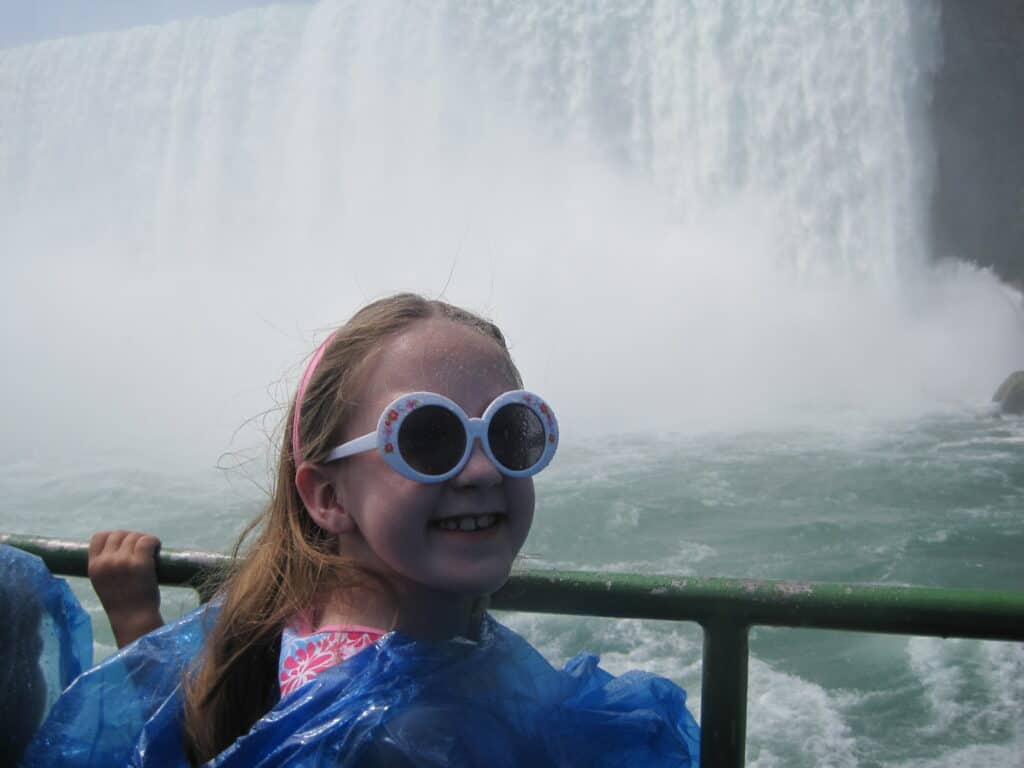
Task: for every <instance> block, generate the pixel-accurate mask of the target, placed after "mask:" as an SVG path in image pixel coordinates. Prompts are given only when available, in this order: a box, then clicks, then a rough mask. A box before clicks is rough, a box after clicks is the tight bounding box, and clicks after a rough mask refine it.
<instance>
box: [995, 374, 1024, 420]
mask: <svg viewBox="0 0 1024 768" xmlns="http://www.w3.org/2000/svg"><path fill="white" fill-rule="evenodd" d="M992 400H993V401H994V402H997V403H999V409H1000V410H1001V411H1002V412H1003V413H1024V371H1014V372H1013V373H1011V374H1010V375H1009V376H1007V377H1006V381H1004V382H1003V383H1002V384H1000V385H999V389H997V390H996V393H995V394H994V395H993V396H992Z"/></svg>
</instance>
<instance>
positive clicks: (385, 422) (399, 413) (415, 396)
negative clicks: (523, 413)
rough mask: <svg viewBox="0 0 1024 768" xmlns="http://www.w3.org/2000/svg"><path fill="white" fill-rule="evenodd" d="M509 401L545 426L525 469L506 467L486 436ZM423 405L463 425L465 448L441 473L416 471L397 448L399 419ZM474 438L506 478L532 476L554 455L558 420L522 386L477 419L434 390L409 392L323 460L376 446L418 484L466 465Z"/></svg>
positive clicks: (440, 480) (441, 477) (452, 474)
mask: <svg viewBox="0 0 1024 768" xmlns="http://www.w3.org/2000/svg"><path fill="white" fill-rule="evenodd" d="M510 403H515V404H517V405H524V406H526V407H527V408H529V409H530V410H531V411H533V412H534V413H535V414H536V415H537V417H538V418H539V419H540V423H541V425H543V427H544V451H543V453H541V456H540V458H539V459H538V460H537V463H536V464H534V465H533V466H532V467H528V468H526V469H520V470H514V469H509V468H508V467H506V466H505V465H504V464H502V463H501V462H500V461H498V459H497V458H495V456H494V453H493V452H492V451H491V444H490V441H489V440H488V439H487V430H488V427H489V426H490V423H491V419H492V418H493V417H494V414H496V413H497V412H498V411H499V410H500V409H501V408H503V407H504V406H506V405H508V404H510ZM425 405H438V406H441V407H442V408H446V409H447V410H449V411H451V412H452V413H454V414H455V415H456V416H457V417H458V418H459V420H460V421H461V422H462V426H463V428H464V429H465V430H466V448H465V450H464V451H463V453H462V458H461V459H459V461H458V463H456V465H455V466H454V467H453V468H452V469H450V470H448V471H447V472H445V473H444V474H443V475H425V474H423V473H422V472H418V471H417V470H415V469H413V468H412V467H411V466H409V464H408V463H406V461H405V459H404V458H402V454H401V452H400V451H399V450H398V446H397V437H398V432H399V429H400V428H401V426H402V422H404V421H405V419H406V417H407V416H408V415H409V414H410V413H412V412H413V411H415V410H416V409H417V408H421V407H423V406H425ZM477 440H479V441H480V445H481V447H483V449H484V453H486V454H487V458H488V459H490V460H491V462H492V463H493V464H494V466H495V467H496V468H497V469H498V471H499V472H501V473H502V474H503V475H505V476H506V477H531V476H532V475H535V474H537V473H538V472H540V471H541V470H542V469H544V467H546V466H547V465H548V463H549V462H550V461H551V459H552V457H554V455H555V451H556V450H557V448H558V419H556V418H555V412H554V411H553V410H551V407H550V406H549V405H548V404H547V403H545V402H544V400H542V399H541V398H540V397H539V396H538V395H535V394H534V393H533V392H529V391H527V390H525V389H514V390H512V391H510V392H504V393H503V394H500V395H498V397H496V398H495V399H494V400H493V401H492V402H491V404H490V405H488V406H487V409H486V410H485V411H484V414H483V416H481V417H480V418H470V417H469V416H467V415H466V412H465V411H463V410H462V408H460V407H459V406H458V404H457V403H455V402H453V401H452V400H449V399H448V398H447V397H444V396H443V395H438V394H436V393H434V392H410V393H409V394H407V395H402V396H401V397H399V398H396V399H395V400H393V401H392V402H391V403H390V404H389V405H388V406H387V407H386V408H385V409H384V411H383V412H382V413H381V415H380V418H379V419H378V420H377V429H376V431H374V432H370V433H368V434H365V435H363V436H362V437H357V438H355V439H354V440H349V441H348V442H347V443H343V444H342V445H339V446H337V447H336V448H334V449H333V450H332V451H331V452H330V453H329V454H327V458H326V459H324V463H325V464H328V463H330V462H332V461H338V460H339V459H344V458H346V457H348V456H354V455H355V454H357V453H366V452H367V451H372V450H374V449H377V450H378V451H379V452H380V455H381V458H383V459H384V461H385V462H387V464H388V466H390V467H391V468H392V469H393V470H395V471H396V472H398V474H400V475H402V476H403V477H407V478H409V479H410V480H416V481H417V482H420V483H443V482H445V481H446V480H450V479H451V478H453V477H455V475H457V474H459V472H461V471H462V470H463V469H464V468H465V466H466V464H467V463H468V462H469V457H470V456H471V455H472V453H473V446H474V445H475V444H476V441H477Z"/></svg>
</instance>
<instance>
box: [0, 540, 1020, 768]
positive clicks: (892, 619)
mask: <svg viewBox="0 0 1024 768" xmlns="http://www.w3.org/2000/svg"><path fill="white" fill-rule="evenodd" d="M0 543H6V544H11V545H13V546H16V547H19V548H21V549H24V550H26V551H28V552H32V553H34V554H37V555H39V556H40V557H42V558H43V560H44V561H45V562H46V564H47V566H48V567H49V568H50V570H51V571H53V572H54V573H59V574H63V575H66V576H85V575H86V566H87V561H88V546H87V545H85V544H81V543H78V542H69V541H60V540H57V539H48V538H42V537H31V536H13V535H4V534H0ZM228 562H229V558H228V557H227V556H226V555H217V554H211V553H208V552H192V551H173V550H162V551H161V552H160V553H159V555H158V558H157V577H158V579H159V581H160V583H161V584H165V585H172V586H192V587H197V588H199V587H201V585H202V583H203V582H202V578H203V576H204V575H205V574H209V573H211V572H213V571H216V570H217V569H219V568H222V567H223V566H225V565H227V564H228ZM491 606H492V607H493V608H497V609H501V610H513V611H534V612H538V613H563V614H574V615H586V616H608V617H616V618H629V619H662V620H669V621H695V622H697V623H699V624H700V625H701V627H703V629H704V663H703V674H702V679H701V766H702V767H703V768H709V766H714V768H741V766H742V765H743V755H744V748H745V738H746V726H747V722H746V719H747V660H748V648H747V637H748V633H749V630H750V627H752V626H755V625H763V626H777V627H801V628H813V629H839V630H852V631H859V632H886V633H895V634H903V635H928V636H935V637H970V638H979V639H985V640H1018V641H1021V640H1024V592H989V591H979V590H963V589H933V588H928V587H889V586H868V585H854V584H819V583H806V582H784V581H764V580H760V579H697V578H673V577H670V576H641V575H638V574H632V573H583V572H567V571H516V572H514V573H513V575H512V577H511V578H510V579H509V580H508V583H507V584H506V585H505V586H504V587H502V588H501V590H500V591H498V592H497V593H496V594H495V595H494V596H493V598H492V600H491Z"/></svg>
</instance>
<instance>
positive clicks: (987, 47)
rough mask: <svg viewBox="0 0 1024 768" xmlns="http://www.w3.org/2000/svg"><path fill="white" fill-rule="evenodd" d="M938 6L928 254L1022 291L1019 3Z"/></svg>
mask: <svg viewBox="0 0 1024 768" xmlns="http://www.w3.org/2000/svg"><path fill="white" fill-rule="evenodd" d="M941 8H942V47H943V64H942V69H941V71H940V73H939V76H938V78H937V79H936V83H935V97H934V100H933V103H932V111H933V120H934V123H933V124H934V126H935V138H936V148H937V168H936V171H937V176H936V187H935V198H934V201H933V208H932V222H933V225H932V235H933V238H934V245H935V253H936V255H937V256H938V257H939V258H955V259H964V260H967V261H973V262H975V263H977V264H981V265H983V266H987V267H992V269H994V270H995V272H996V273H997V274H999V275H1000V276H1002V277H1003V278H1004V279H1006V280H1007V281H1009V282H1011V283H1013V284H1015V285H1016V286H1017V287H1018V288H1021V289H1024V2H1022V0H941Z"/></svg>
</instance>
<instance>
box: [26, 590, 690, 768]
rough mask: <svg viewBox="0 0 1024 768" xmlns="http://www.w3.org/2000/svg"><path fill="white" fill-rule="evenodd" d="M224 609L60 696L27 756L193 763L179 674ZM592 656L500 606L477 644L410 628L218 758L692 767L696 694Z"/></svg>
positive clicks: (235, 761) (224, 763) (303, 693)
mask: <svg viewBox="0 0 1024 768" xmlns="http://www.w3.org/2000/svg"><path fill="white" fill-rule="evenodd" d="M215 610H216V609H215V608H211V609H209V610H208V611H206V615H205V618H204V614H203V609H199V611H197V612H193V613H192V614H190V615H188V616H186V617H185V618H183V619H182V620H181V621H179V622H177V623H176V624H174V625H169V626H167V627H164V628H163V629H160V630H157V631H156V632H154V633H152V634H150V635H148V636H146V637H144V638H142V639H140V640H139V641H138V642H136V643H135V644H133V645H131V646H129V647H128V648H125V649H124V650H123V651H122V652H120V653H119V654H117V655H116V656H113V657H111V658H110V659H109V660H107V661H106V662H104V663H103V664H101V665H100V666H99V667H97V668H96V669H94V670H92V671H91V672H89V673H87V674H85V675H83V676H82V677H81V678H79V680H78V681H77V682H76V683H75V684H74V685H73V686H72V687H71V688H70V689H69V690H68V691H67V693H66V694H65V695H64V697H63V698H62V699H61V700H60V701H59V702H58V704H57V706H56V707H55V708H54V710H53V712H52V713H51V715H50V718H49V719H48V720H47V722H46V724H45V725H44V727H43V729H42V731H41V733H40V735H39V737H38V738H37V740H36V742H35V743H34V744H33V745H32V747H31V749H30V754H29V758H28V761H27V762H26V765H27V766H29V767H30V768H38V767H41V766H99V765H103V766H107V765H131V766H137V767H138V768H142V767H143V766H145V768H153V767H154V766H175V767H176V768H177V767H178V766H184V765H186V762H185V760H184V757H183V752H182V748H181V730H180V721H179V718H180V714H181V700H180V687H179V681H180V679H181V674H182V670H183V669H184V668H185V666H187V664H188V662H189V661H190V660H191V658H193V656H194V655H195V654H196V653H197V652H198V650H199V648H200V647H201V645H202V642H203V636H204V628H205V627H206V626H208V625H209V622H211V621H212V620H213V618H212V614H213V612H214V611H215ZM597 661H598V660H597V657H595V656H592V655H587V654H581V655H579V656H577V657H575V658H574V659H572V660H571V661H569V663H568V664H566V666H565V668H564V669H563V670H556V669H554V668H553V667H552V666H551V665H550V664H548V663H547V661H545V660H544V658H543V657H541V655H540V654H539V653H537V651H535V650H534V649H533V648H532V647H531V646H530V645H529V643H527V642H526V641H525V640H523V639H522V638H521V637H519V636H518V635H517V634H515V633H514V632H512V631H511V630H510V629H508V628H506V627H504V626H502V625H501V624H498V623H497V622H496V621H494V619H492V618H490V617H488V618H487V619H486V620H485V622H484V626H483V628H482V632H481V639H480V640H479V641H478V642H470V641H466V640H453V641H450V642H447V643H443V644H439V645H434V644H427V643H423V642H418V641H415V640H413V639H411V638H409V637H408V636H406V635H403V634H401V633H399V632H391V633H389V634H387V635H385V636H384V637H383V638H382V639H381V640H379V641H378V642H377V643H376V644H375V645H373V646H371V647H368V648H366V649H364V650H363V651H362V652H360V653H358V654H357V655H356V656H354V657H352V658H351V659H349V660H348V661H346V662H344V663H343V664H340V665H338V666H336V667H334V668H332V669H330V670H327V671H326V672H323V673H321V674H320V675H319V676H318V677H316V678H314V679H313V680H312V681H310V682H309V683H307V684H306V685H304V686H303V687H301V688H299V689H298V690H296V691H294V692H293V693H292V694H290V695H289V696H287V697H285V698H284V699H282V700H281V701H279V702H278V703H277V704H276V705H275V706H274V707H273V708H272V709H271V710H270V711H269V712H268V713H267V714H266V715H265V716H264V717H263V718H262V719H261V720H259V721H258V722H257V723H256V724H255V725H254V726H253V728H252V730H251V731H250V732H249V733H248V734H246V735H245V736H243V737H242V738H240V739H239V740H238V741H236V742H235V743H234V744H233V745H232V746H231V747H229V748H228V749H227V750H225V751H224V752H222V753H221V754H220V755H218V756H217V757H216V758H215V759H214V760H213V761H211V762H210V764H209V765H211V766H218V767H219V768H228V767H229V766H230V767H231V768H236V767H237V768H241V767H242V766H244V767H245V768H255V767H256V766H279V765H288V766H322V765H333V766H345V767H355V766H359V767H360V768H365V767H367V766H389V767H394V766H403V767H404V766H410V767H412V766H415V767H416V768H420V767H424V768H425V767H427V766H429V767H430V768H440V767H441V766H488V767H493V768H502V767H504V766H507V767H508V768H511V767H512V766H569V765H580V766H588V768H590V767H591V766H593V767H594V768H597V767H599V766H627V765H628V766H634V765H636V766H651V767H652V768H659V767H660V766H673V768H679V767H680V766H683V767H685V766H694V768H695V767H696V766H697V765H698V763H699V759H698V742H699V733H698V728H697V725H696V723H695V722H694V720H693V718H692V717H691V716H690V714H689V712H688V711H687V710H686V693H685V692H684V691H683V690H682V689H681V688H679V687H678V686H677V685H675V684H674V683H672V682H670V681H668V680H666V679H664V678H659V677H655V676H653V675H649V674H646V673H642V672H630V673H627V674H625V675H623V676H621V677H618V678H616V677H613V676H611V675H610V674H608V673H607V672H605V671H604V670H602V669H600V668H599V667H598V666H597Z"/></svg>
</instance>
